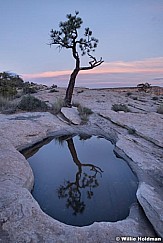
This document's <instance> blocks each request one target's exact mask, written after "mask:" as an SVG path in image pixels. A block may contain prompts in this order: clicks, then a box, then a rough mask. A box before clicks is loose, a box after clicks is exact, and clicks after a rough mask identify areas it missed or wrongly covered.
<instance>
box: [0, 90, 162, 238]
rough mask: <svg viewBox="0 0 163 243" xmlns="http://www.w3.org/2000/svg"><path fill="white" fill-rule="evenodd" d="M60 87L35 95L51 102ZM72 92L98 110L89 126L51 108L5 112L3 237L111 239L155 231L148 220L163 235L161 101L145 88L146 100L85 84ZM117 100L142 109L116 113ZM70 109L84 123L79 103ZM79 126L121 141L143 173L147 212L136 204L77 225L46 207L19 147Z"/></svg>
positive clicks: (0, 125)
mask: <svg viewBox="0 0 163 243" xmlns="http://www.w3.org/2000/svg"><path fill="white" fill-rule="evenodd" d="M58 90H59V92H58V93H56V94H55V96H54V94H50V93H48V92H46V91H43V92H42V93H38V94H36V95H38V97H39V98H42V99H43V100H49V102H50V103H51V104H52V103H53V102H54V101H55V100H56V99H57V98H58V97H61V96H64V95H65V90H64V89H63V88H62V89H58ZM75 96H76V97H75ZM73 98H74V100H75V99H77V101H78V102H79V101H80V103H81V104H82V105H84V106H86V107H89V108H91V109H92V110H93V111H94V114H93V115H92V116H91V117H90V124H89V125H88V126H86V125H85V126H72V125H71V126H69V125H67V124H66V123H63V122H62V121H60V120H59V119H58V118H57V117H56V116H53V115H52V114H50V113H48V112H45V113H44V112H34V113H21V114H13V115H2V114H0V138H1V139H0V241H2V242H6V243H7V242H13V243H15V242H18V243H19V242H21V243H22V242H24V243H26V242H49V243H51V242H52V243H53V242H54V243H59V242H64V243H65V242H66V243H69V242H71V243H73V242H74V243H78V242H79V243H80V242H82V243H83V242H88V243H89V242H94V243H96V242H100V243H101V242H102V243H105V242H106V243H108V242H115V237H116V236H135V237H137V236H155V232H154V231H153V229H152V228H151V225H150V224H149V221H150V222H151V224H152V225H153V227H154V229H155V230H156V232H157V233H158V234H159V235H162V234H163V232H162V228H163V223H162V221H163V215H162V212H163V208H162V205H163V199H162V184H163V180H162V178H163V174H162V171H163V165H162V147H163V143H162V134H161V132H162V115H161V114H157V113H156V112H155V111H156V109H157V104H155V103H154V101H152V99H151V97H150V95H147V96H146V94H145V95H144V98H143V99H144V101H148V102H144V101H143V103H142V101H139V100H135V101H134V100H132V99H131V98H129V97H127V98H126V96H125V94H123V93H120V94H119V93H117V92H110V91H108V90H84V92H80V93H78V92H76V93H75V94H74V97H73ZM127 102H128V103H127ZM116 103H125V104H126V103H127V104H131V110H132V112H137V113H131V112H129V113H125V114H121V113H115V112H113V111H112V110H111V106H112V104H116ZM133 107H134V108H133ZM67 109H68V110H71V111H72V110H73V112H70V113H71V114H69V115H68V119H69V118H70V120H71V119H74V122H73V121H72V122H73V123H74V124H80V121H79V115H78V113H77V110H76V108H75V109H72V108H71V109H70V108H67ZM72 113H73V114H72ZM74 114H75V115H74ZM99 114H100V115H99ZM73 116H74V118H72V117H73ZM101 116H103V118H102V117H101ZM77 117H78V118H77ZM76 119H77V121H76ZM129 128H133V129H135V131H136V134H132V135H131V134H129V133H128V129H129ZM78 132H83V133H88V134H89V135H91V134H94V135H102V136H104V137H107V138H108V139H109V137H110V140H111V141H113V142H114V143H115V142H116V149H115V150H116V152H117V153H118V155H120V156H122V157H123V158H125V159H126V160H127V162H128V163H129V165H130V167H131V168H132V170H133V171H134V173H135V174H136V175H137V176H138V179H139V188H138V192H137V198H138V201H139V203H140V204H141V206H142V208H143V210H144V212H145V214H146V216H147V217H146V216H145V215H144V213H143V212H142V210H141V209H140V206H139V205H136V206H133V207H132V208H131V212H130V216H129V217H128V218H127V219H125V220H122V221H119V222H115V223H110V222H101V223H94V224H93V225H90V226H86V227H74V226H68V225H65V224H62V223H60V222H58V221H56V220H54V219H52V218H51V217H49V216H48V215H46V214H45V213H43V212H42V210H41V209H40V207H39V205H38V203H37V202H36V201H35V199H34V198H33V197H32V195H31V193H30V190H31V188H32V185H33V173H32V171H31V168H30V167H29V164H28V162H27V161H26V160H25V158H24V157H23V156H22V155H21V154H20V153H19V152H18V151H17V150H16V149H18V150H21V149H23V148H26V147H29V146H31V145H33V144H35V143H36V142H39V141H41V140H42V139H44V138H46V137H48V136H49V135H55V134H62V133H63V134H67V133H78ZM147 218H148V219H149V221H148V219H147Z"/></svg>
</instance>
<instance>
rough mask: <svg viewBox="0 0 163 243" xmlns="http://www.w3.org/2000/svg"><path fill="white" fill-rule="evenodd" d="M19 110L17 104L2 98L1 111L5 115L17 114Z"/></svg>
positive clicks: (0, 100)
mask: <svg viewBox="0 0 163 243" xmlns="http://www.w3.org/2000/svg"><path fill="white" fill-rule="evenodd" d="M16 109H17V103H16V102H14V101H10V100H9V99H8V98H5V97H0V111H1V112H2V113H5V114H12V113H15V112H16Z"/></svg>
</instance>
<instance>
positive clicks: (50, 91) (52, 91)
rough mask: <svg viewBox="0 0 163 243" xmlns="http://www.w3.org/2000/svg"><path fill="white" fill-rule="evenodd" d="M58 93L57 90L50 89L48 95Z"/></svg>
mask: <svg viewBox="0 0 163 243" xmlns="http://www.w3.org/2000/svg"><path fill="white" fill-rule="evenodd" d="M54 92H59V91H58V90H57V89H50V90H49V93H54Z"/></svg>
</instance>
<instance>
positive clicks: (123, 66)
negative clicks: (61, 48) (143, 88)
mask: <svg viewBox="0 0 163 243" xmlns="http://www.w3.org/2000/svg"><path fill="white" fill-rule="evenodd" d="M71 72H72V70H61V71H49V72H42V73H34V74H24V75H22V76H23V79H24V80H29V81H34V82H37V83H42V84H47V85H52V84H56V85H58V86H60V87H66V86H67V84H68V80H69V76H70V74H71ZM162 77H163V57H157V58H147V59H144V60H139V61H115V62H105V63H104V64H102V65H101V66H99V67H97V68H95V69H92V70H89V71H81V72H80V73H79V75H78V76H77V82H76V85H77V86H85V87H90V88H92V87H116V86H136V85H137V84H138V83H140V82H149V83H151V84H152V85H159V86H163V80H162Z"/></svg>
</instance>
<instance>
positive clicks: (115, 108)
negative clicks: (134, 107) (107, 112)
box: [111, 104, 130, 112]
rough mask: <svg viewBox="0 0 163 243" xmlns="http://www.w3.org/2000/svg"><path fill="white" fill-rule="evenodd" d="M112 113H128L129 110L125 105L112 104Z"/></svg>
mask: <svg viewBox="0 0 163 243" xmlns="http://www.w3.org/2000/svg"><path fill="white" fill-rule="evenodd" d="M111 109H112V110H113V111H116V112H117V111H124V112H129V111H130V109H129V108H128V107H127V105H124V104H113V105H112V108H111Z"/></svg>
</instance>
